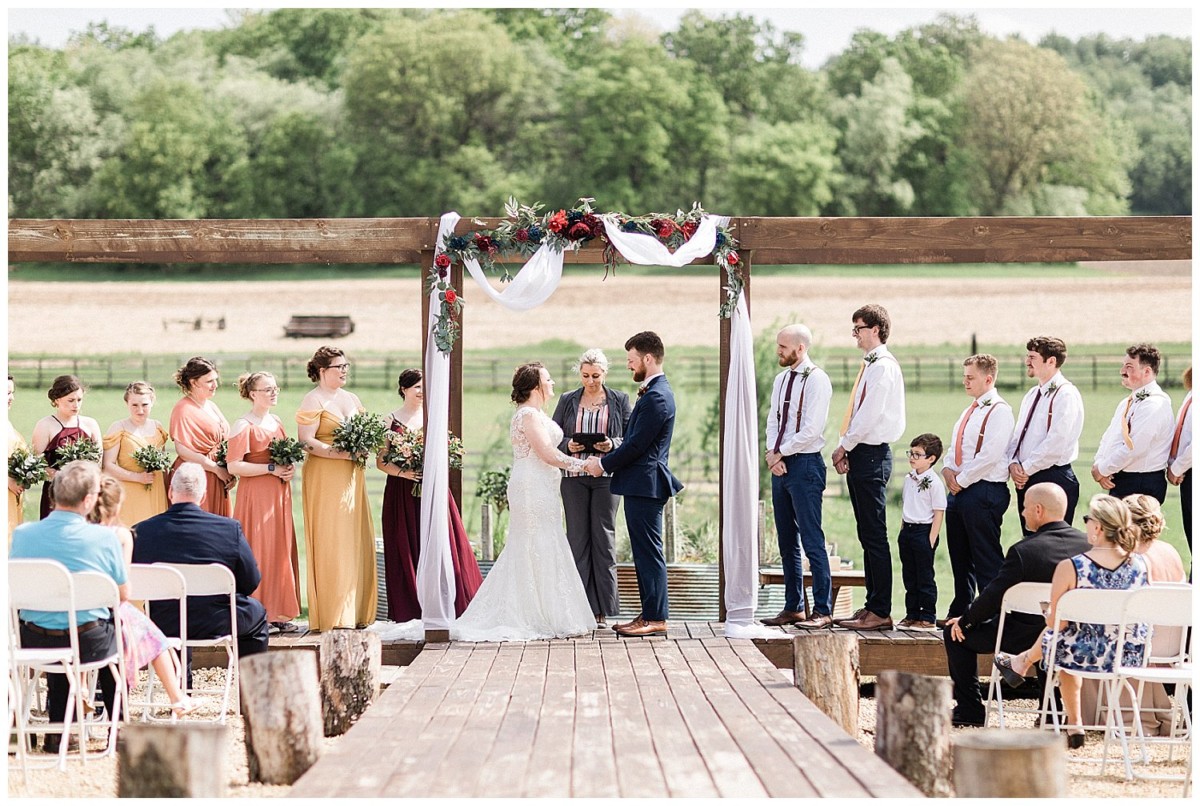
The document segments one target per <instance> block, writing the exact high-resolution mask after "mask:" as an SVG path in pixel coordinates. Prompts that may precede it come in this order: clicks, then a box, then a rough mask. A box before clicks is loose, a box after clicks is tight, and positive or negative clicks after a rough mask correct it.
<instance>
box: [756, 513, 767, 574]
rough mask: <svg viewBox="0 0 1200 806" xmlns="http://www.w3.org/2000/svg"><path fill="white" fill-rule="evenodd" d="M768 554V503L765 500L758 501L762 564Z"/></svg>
mask: <svg viewBox="0 0 1200 806" xmlns="http://www.w3.org/2000/svg"><path fill="white" fill-rule="evenodd" d="M766 552H767V502H766V501H764V500H763V499H761V498H760V499H758V558H759V562H762V557H763V555H764V554H766Z"/></svg>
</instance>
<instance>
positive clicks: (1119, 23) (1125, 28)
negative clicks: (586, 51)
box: [8, 3, 1192, 68]
mask: <svg viewBox="0 0 1200 806" xmlns="http://www.w3.org/2000/svg"><path fill="white" fill-rule="evenodd" d="M330 5H333V4H330ZM430 5H439V4H436V3H435V4H430ZM470 5H472V6H480V5H488V4H486V3H471V4H470ZM593 5H604V7H606V8H608V9H609V10H610V11H612V12H614V13H631V14H632V13H636V14H638V15H640V16H643V17H647V18H649V19H650V20H651V21H653V22H654V23H655V24H656V25H658V27H659V28H660V29H661V30H664V31H665V30H669V29H673V28H674V27H675V25H676V23H677V22H678V20H679V17H680V15H681V14H682V13H683V11H684V10H686V9H687V8H699V9H701V10H703V11H705V12H706V13H707V14H709V15H710V16H717V15H720V14H730V13H734V12H737V13H742V14H748V15H750V16H753V17H755V18H756V19H766V20H770V21H771V22H772V23H773V24H774V25H775V27H776V28H777V29H779V30H787V31H797V32H799V33H802V34H804V37H805V46H804V51H803V62H804V64H805V65H806V66H807V67H810V68H816V67H819V66H821V65H822V64H824V63H825V61H826V60H827V59H828V58H829V57H830V56H832V55H834V54H836V53H839V52H841V51H842V50H844V49H845V48H846V46H847V45H848V44H849V42H850V38H851V36H852V35H853V34H854V32H855V31H856V30H858V29H860V28H870V29H871V30H875V31H879V32H881V33H884V34H887V35H889V36H890V35H894V34H896V33H898V32H899V31H901V30H903V29H905V28H910V27H913V26H915V25H920V24H922V23H925V22H930V21H932V20H933V19H934V18H935V17H936V16H937V15H938V14H939V13H941V12H952V13H955V14H973V15H974V16H975V17H976V19H978V21H979V24H980V27H981V28H982V29H983V30H984V31H985V32H987V33H990V34H993V35H996V36H1006V35H1008V34H1013V33H1016V34H1020V35H1021V36H1022V37H1023V38H1024V39H1025V40H1026V41H1028V42H1031V43H1035V42H1037V40H1038V39H1040V38H1041V37H1042V36H1044V35H1045V34H1048V33H1052V32H1053V33H1059V34H1062V35H1064V36H1067V37H1069V38H1071V39H1078V38H1079V37H1081V36H1085V35H1088V34H1097V33H1104V34H1108V35H1109V36H1111V37H1113V38H1117V39H1120V38H1124V37H1129V38H1132V39H1143V38H1145V37H1146V36H1153V35H1155V34H1171V35H1174V36H1184V35H1186V36H1190V35H1191V33H1192V13H1191V11H1190V10H1189V9H1188V4H1186V3H1176V4H1174V7H1168V4H1161V6H1162V7H1159V8H1129V7H1124V8H1122V7H1099V6H1096V7H1089V8H1073V9H1066V8H1059V9H1054V8H1050V9H1044V8H1019V7H1013V6H1011V5H1010V6H1009V7H1004V8H988V7H973V6H960V7H942V8H905V7H897V6H891V5H879V6H876V7H871V8H837V9H823V8H800V9H798V8H795V7H794V6H795V5H796V4H795V3H791V4H789V6H790V7H789V8H742V7H737V6H730V5H716V4H711V3H709V4H705V3H679V4H674V5H670V4H665V3H660V4H656V7H654V8H628V7H622V6H620V5H618V4H593ZM100 21H107V22H108V23H109V24H110V25H114V26H120V27H124V28H129V29H131V30H133V31H135V32H139V33H140V32H141V31H144V30H145V29H146V28H147V27H149V26H153V27H154V30H155V31H156V32H157V33H158V35H159V36H163V37H166V36H170V35H171V34H173V33H175V32H177V31H180V30H185V29H189V28H221V27H225V26H227V25H229V24H230V23H231V16H230V14H229V12H228V10H226V9H225V8H222V7H207V8H176V9H165V8H118V9H110V8H70V9H55V8H13V9H10V10H9V11H8V32H9V34H10V35H12V34H19V33H23V34H26V35H28V36H29V37H30V38H31V39H35V40H37V41H40V42H41V43H42V44H44V45H47V46H50V47H61V46H62V45H64V44H65V43H66V41H67V38H68V36H69V35H70V34H71V33H72V32H73V31H82V30H83V29H85V28H86V27H87V24H88V23H89V22H100Z"/></svg>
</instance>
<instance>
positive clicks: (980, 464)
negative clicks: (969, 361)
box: [945, 387, 1013, 487]
mask: <svg viewBox="0 0 1200 806" xmlns="http://www.w3.org/2000/svg"><path fill="white" fill-rule="evenodd" d="M975 404H976V406H975V408H974V410H972V409H971V407H970V406H968V407H967V408H966V409H964V410H963V413H962V414H960V415H959V416H958V420H957V421H956V422H955V423H954V430H953V431H952V432H950V434H951V435H950V447H949V449H948V450H947V451H946V460H945V463H946V467H947V468H949V469H950V470H953V471H955V472H956V473H958V477H957V478H958V483H959V484H961V485H962V486H963V487H970V486H971V485H972V484H974V483H975V482H977V481H1008V441H1009V439H1010V438H1011V437H1012V432H1013V411H1012V406H1010V405H1008V403H1006V402H1005V400H1004V398H1002V397H1000V393H999V392H997V391H996V389H995V388H994V387H993V388H991V389H989V390H987V391H986V392H984V393H983V394H982V395H980V396H979V397H977V398H975ZM964 418H968V419H967V421H966V422H967V424H966V427H965V428H963V431H962V443H963V445H962V464H961V465H960V464H958V463H957V462H955V461H954V457H955V455H956V453H957V446H958V431H959V428H960V427H961V426H962V423H963V419H964ZM985 421H986V423H987V424H986V426H985V425H984V422H985ZM981 430H982V432H983V444H982V445H980V442H979V437H980V431H981ZM977 446H978V448H979V450H978V452H976V450H975V449H976V447H977Z"/></svg>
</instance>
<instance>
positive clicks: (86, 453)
mask: <svg viewBox="0 0 1200 806" xmlns="http://www.w3.org/2000/svg"><path fill="white" fill-rule="evenodd" d="M55 455H56V456H57V457H58V458H57V459H55V460H54V469H55V470H61V469H62V468H64V467H66V466H67V465H68V464H69V463H71V462H76V461H80V462H95V463H96V464H100V446H99V445H97V444H96V443H95V442H93V441H92V440H91V439H90V438H88V437H80V438H79V439H77V440H75V441H74V442H67V443H64V444H62V445H59V446H58V448H57V450H56V451H55Z"/></svg>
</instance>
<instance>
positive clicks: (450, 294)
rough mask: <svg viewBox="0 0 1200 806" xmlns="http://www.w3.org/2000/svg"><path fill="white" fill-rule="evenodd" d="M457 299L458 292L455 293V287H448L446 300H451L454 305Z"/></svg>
mask: <svg viewBox="0 0 1200 806" xmlns="http://www.w3.org/2000/svg"><path fill="white" fill-rule="evenodd" d="M457 299H458V294H455V293H454V289H453V288H447V289H446V302H449V303H450V304H451V305H453V304H454V302H455V300H457Z"/></svg>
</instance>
